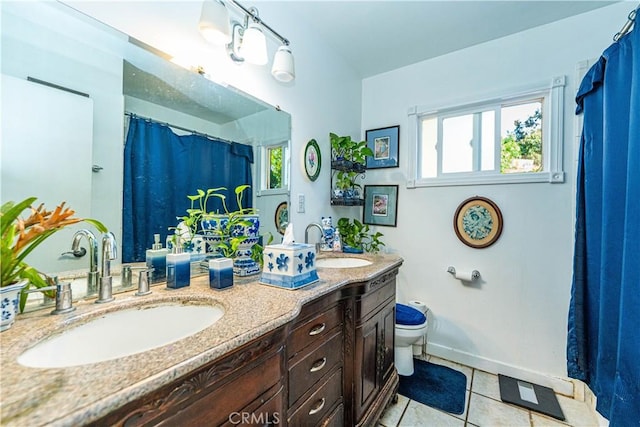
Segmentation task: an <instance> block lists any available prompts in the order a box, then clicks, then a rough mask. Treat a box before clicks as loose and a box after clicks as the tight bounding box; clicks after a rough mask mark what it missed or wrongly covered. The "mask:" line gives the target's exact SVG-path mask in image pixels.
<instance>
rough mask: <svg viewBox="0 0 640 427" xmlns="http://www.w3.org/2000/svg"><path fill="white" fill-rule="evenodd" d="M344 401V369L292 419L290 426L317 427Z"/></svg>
mask: <svg viewBox="0 0 640 427" xmlns="http://www.w3.org/2000/svg"><path fill="white" fill-rule="evenodd" d="M339 401H342V369H338V370H337V371H336V372H335V373H334V374H333V375H331V376H330V377H329V379H328V380H327V381H326V382H325V383H323V384H322V385H321V386H320V388H318V390H317V391H316V392H315V393H313V394H312V395H311V396H310V397H309V398H308V399H307V400H306V401H305V402H304V403H303V404H302V405H301V406H300V407H299V408H298V409H297V410H296V411H295V412H294V413H293V414H292V415H291V416H290V417H289V425H290V426H315V425H318V424H319V423H320V422H321V421H322V420H324V419H325V418H326V417H327V414H329V411H331V409H332V408H333V407H334V406H335V405H336V404H337V403H338V402H339Z"/></svg>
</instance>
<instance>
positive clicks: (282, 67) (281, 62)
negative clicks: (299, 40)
mask: <svg viewBox="0 0 640 427" xmlns="http://www.w3.org/2000/svg"><path fill="white" fill-rule="evenodd" d="M271 74H272V75H273V77H274V78H275V79H276V80H278V81H281V82H285V83H286V82H290V81H291V80H293V79H295V78H296V69H295V66H294V63H293V54H292V53H291V49H289V47H288V46H280V47H279V48H278V50H277V52H276V54H275V56H274V57H273V66H272V67H271Z"/></svg>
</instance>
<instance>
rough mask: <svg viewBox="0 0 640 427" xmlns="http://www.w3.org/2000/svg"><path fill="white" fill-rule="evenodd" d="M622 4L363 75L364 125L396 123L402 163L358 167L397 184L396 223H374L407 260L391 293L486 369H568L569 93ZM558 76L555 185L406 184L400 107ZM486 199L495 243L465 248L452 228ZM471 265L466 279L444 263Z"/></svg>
mask: <svg viewBox="0 0 640 427" xmlns="http://www.w3.org/2000/svg"><path fill="white" fill-rule="evenodd" d="M629 5H630V3H626V4H618V5H614V6H609V7H606V8H603V9H598V10H596V11H593V12H590V13H587V14H583V15H579V16H576V17H573V18H570V19H565V20H562V21H559V22H556V23H553V24H549V25H545V26H542V27H538V28H535V29H532V30H528V31H525V32H522V33H519V34H516V35H512V36H509V37H505V38H502V39H499V40H495V41H492V42H488V43H483V44H481V45H477V46H474V47H471V48H468V49H464V50H461V51H458V52H454V53H452V54H448V55H445V56H441V57H438V58H435V59H432V60H429V61H424V62H421V63H418V64H414V65H412V66H408V67H405V68H401V69H398V70H394V71H392V72H389V73H385V74H381V75H378V76H374V77H371V78H368V79H365V80H364V81H363V85H362V87H363V90H362V134H363V135H364V132H365V130H366V129H373V128H379V127H384V126H391V125H395V124H399V125H400V167H399V168H398V169H381V170H373V171H367V179H366V181H367V184H399V185H400V194H399V213H398V227H397V228H389V227H379V230H380V231H381V232H383V233H384V234H385V241H386V243H387V245H388V246H390V247H391V248H392V249H393V250H397V251H398V252H399V253H400V255H401V256H402V257H403V258H404V259H405V263H404V265H403V267H402V268H401V270H400V276H399V287H398V300H399V301H400V302H406V301H408V300H412V299H419V300H423V301H425V302H426V303H427V305H428V306H429V308H430V309H431V311H432V315H433V316H432V319H431V320H432V322H431V325H430V329H429V336H428V341H429V352H430V353H432V354H436V355H441V356H445V357H447V358H450V359H452V360H457V361H460V362H464V363H468V364H470V365H473V366H477V367H481V368H484V369H487V370H489V371H494V372H502V373H507V372H513V371H514V370H515V371H517V372H521V373H522V372H524V373H525V374H526V373H527V372H528V371H529V374H531V375H533V376H534V377H535V375H536V374H535V373H542V374H547V375H554V376H565V375H566V369H565V360H566V358H565V340H566V327H567V312H568V303H569V295H570V289H571V278H572V276H571V274H572V273H571V271H572V253H573V215H574V211H573V199H574V197H575V196H574V181H575V177H574V174H575V170H574V169H575V165H574V163H575V162H574V113H573V112H574V101H573V98H574V94H575V92H576V90H577V85H578V84H579V82H577V81H576V78H575V70H576V65H577V63H578V62H579V61H582V60H585V59H589V58H594V57H598V56H599V55H600V53H601V52H602V50H603V49H605V48H606V47H607V46H608V45H609V44H610V43H611V38H612V36H613V34H615V33H616V32H617V31H618V30H619V27H620V26H621V25H622V23H624V19H625V17H626V15H627V13H628V12H629V10H630V6H629ZM559 75H565V76H566V77H567V81H568V85H567V86H566V88H565V94H566V100H565V114H564V115H565V132H564V142H565V149H564V168H565V172H566V175H567V182H565V183H564V184H547V183H544V184H511V185H481V186H478V185H476V186H456V187H437V188H417V189H407V188H406V180H407V179H409V176H407V171H408V168H407V165H408V163H409V157H408V156H409V154H408V153H409V151H410V150H409V147H408V137H407V135H408V133H409V132H408V131H409V130H408V118H407V110H408V108H409V107H412V106H415V105H425V104H428V105H433V104H434V103H438V102H439V103H442V104H443V105H447V104H450V103H455V102H458V101H460V100H462V99H467V100H473V99H474V98H475V99H478V98H479V99H482V98H483V97H484V95H486V94H487V93H489V92H495V91H501V90H508V89H509V88H512V87H518V86H522V85H523V84H528V83H536V82H540V81H542V82H546V81H549V82H550V81H551V79H552V78H553V77H554V76H559ZM474 195H482V196H486V197H489V198H490V199H492V200H493V201H495V202H496V203H497V204H498V206H499V207H500V209H501V211H502V214H503V216H504V229H503V233H502V236H501V237H500V239H499V240H498V242H497V243H495V244H494V245H493V246H491V247H489V248H486V249H472V248H469V247H467V246H465V245H464V244H462V243H461V242H460V241H459V240H458V239H457V237H456V235H455V233H454V230H453V214H454V212H455V210H456V208H457V206H458V205H459V204H460V203H461V202H462V201H463V200H465V199H466V198H468V197H471V196H474ZM450 265H451V266H455V268H456V269H459V270H472V269H477V270H479V271H480V273H481V274H482V279H481V281H480V282H479V283H477V284H474V285H470V286H465V285H463V284H462V283H461V282H460V281H458V280H455V279H454V278H453V277H452V276H451V275H450V274H448V273H447V267H448V266H450Z"/></svg>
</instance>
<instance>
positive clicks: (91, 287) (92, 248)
mask: <svg viewBox="0 0 640 427" xmlns="http://www.w3.org/2000/svg"><path fill="white" fill-rule="evenodd" d="M83 237H86V239H87V241H88V242H89V273H88V274H87V295H90V294H94V293H96V292H97V291H98V281H99V277H98V241H97V240H96V236H95V235H94V234H93V233H92V232H91V231H89V230H86V229H82V230H78V231H76V232H75V234H74V235H73V241H72V242H71V250H72V251H73V252H74V253H75V252H76V251H79V250H80V240H82V238H83Z"/></svg>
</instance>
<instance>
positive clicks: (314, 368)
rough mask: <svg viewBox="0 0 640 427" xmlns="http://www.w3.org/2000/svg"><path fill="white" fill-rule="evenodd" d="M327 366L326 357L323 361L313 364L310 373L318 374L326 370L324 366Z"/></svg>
mask: <svg viewBox="0 0 640 427" xmlns="http://www.w3.org/2000/svg"><path fill="white" fill-rule="evenodd" d="M326 364H327V358H326V357H323V358H322V359H318V360H316V361H315V362H314V363H313V365H311V369H309V372H318V371H319V370H321V369H322V368H324V365H326Z"/></svg>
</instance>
